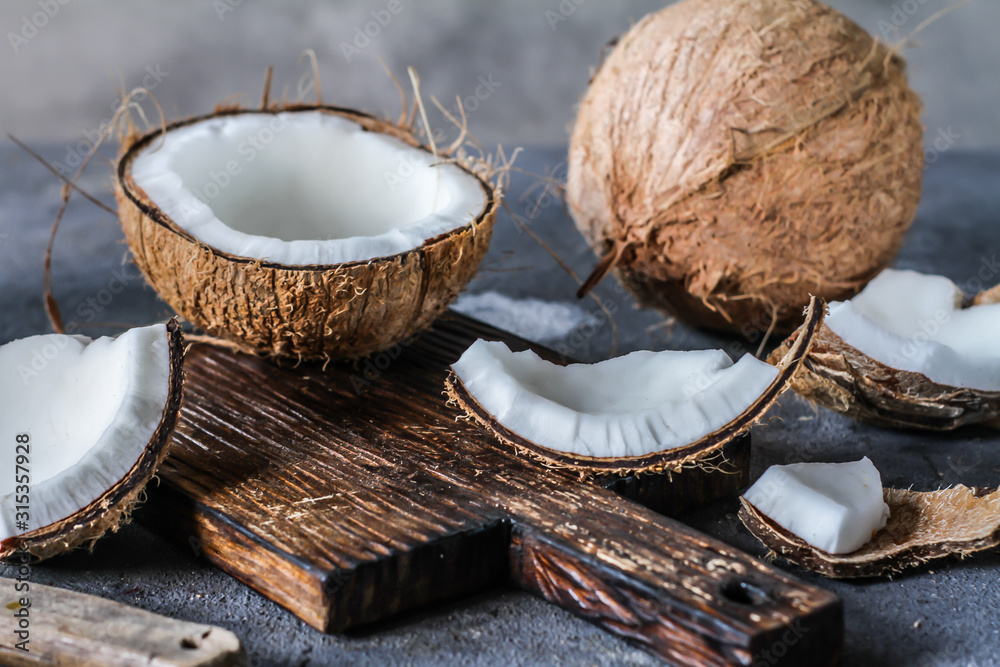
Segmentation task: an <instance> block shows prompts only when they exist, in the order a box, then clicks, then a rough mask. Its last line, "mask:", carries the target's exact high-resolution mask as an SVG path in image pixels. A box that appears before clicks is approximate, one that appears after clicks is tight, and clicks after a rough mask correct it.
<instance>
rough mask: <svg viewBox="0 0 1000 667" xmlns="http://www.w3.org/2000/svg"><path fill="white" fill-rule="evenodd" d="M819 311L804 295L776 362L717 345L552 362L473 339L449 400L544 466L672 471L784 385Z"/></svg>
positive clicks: (712, 445) (724, 436) (764, 405)
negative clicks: (801, 319) (802, 315)
mask: <svg viewBox="0 0 1000 667" xmlns="http://www.w3.org/2000/svg"><path fill="white" fill-rule="evenodd" d="M822 316H823V308H822V306H817V303H816V301H815V300H814V301H813V302H812V303H811V304H810V306H809V308H808V310H807V312H806V324H805V325H803V327H802V329H801V331H800V333H799V336H798V338H797V340H796V341H795V342H794V344H793V345H792V346H791V347H790V348H789V350H788V353H787V354H786V355H785V358H784V359H783V360H782V362H781V363H780V364H779V365H778V367H777V368H768V364H766V363H764V362H762V361H760V360H758V359H755V358H754V357H752V356H750V355H744V356H743V357H742V358H741V359H740V360H739V361H738V362H736V363H733V361H732V360H731V359H730V358H729V356H728V355H726V353H725V352H723V351H722V350H703V351H694V352H679V351H673V350H667V351H662V352H649V351H640V352H633V353H631V354H628V355H625V356H622V357H618V358H615V359H609V360H607V361H602V362H599V363H596V364H570V365H568V366H560V365H558V364H553V363H551V362H548V361H546V360H544V359H542V358H541V357H539V356H538V355H537V354H535V353H534V352H532V351H530V350H528V351H524V352H512V351H511V350H510V349H508V348H507V346H506V345H504V344H503V343H499V342H487V341H484V340H478V341H476V342H475V343H473V344H472V346H470V347H469V349H468V350H466V351H465V353H464V354H463V355H462V357H461V358H460V359H459V360H458V361H457V362H455V363H454V364H453V365H452V366H451V372H450V373H449V374H448V377H447V379H446V380H445V387H446V390H447V392H448V395H449V397H450V398H451V399H452V400H454V401H455V402H456V403H457V404H458V405H459V406H461V407H462V408H463V409H464V410H465V411H466V413H467V414H468V415H470V416H472V417H473V418H474V419H476V420H477V421H478V422H479V423H480V424H482V425H483V426H485V427H486V428H487V429H488V430H490V431H491V432H493V433H494V434H495V435H496V436H497V437H498V438H500V440H502V441H504V442H506V443H508V444H510V445H513V446H514V447H515V448H517V449H518V450H521V451H525V452H527V453H528V454H529V455H531V456H534V457H536V458H539V459H541V460H543V461H545V462H546V463H549V464H552V465H555V466H560V467H567V468H575V469H580V470H586V471H595V472H596V471H600V472H614V473H629V472H637V471H649V472H661V471H665V470H675V469H679V468H681V467H683V466H684V465H687V464H690V463H693V462H695V461H697V460H699V459H703V458H705V457H707V456H708V455H710V454H712V453H714V452H716V451H717V450H719V449H720V448H721V447H723V446H724V445H725V444H726V443H728V442H730V441H732V440H733V439H735V438H736V437H738V436H740V435H742V434H743V433H745V432H746V431H747V430H748V429H749V428H750V427H751V426H752V425H753V424H755V423H756V422H757V421H758V420H759V419H760V418H761V417H762V416H763V415H764V414H765V413H766V412H767V410H768V409H769V408H770V407H771V405H773V404H774V402H775V401H776V400H777V398H778V396H780V395H781V393H782V392H783V391H784V390H785V389H786V388H787V386H788V383H789V380H790V378H791V377H792V376H793V375H794V374H795V372H796V370H797V369H798V367H799V365H800V364H801V362H802V359H803V358H804V357H805V354H806V352H807V351H808V349H809V346H810V342H811V339H812V333H813V331H815V329H816V327H817V326H818V325H819V323H820V321H821V320H822Z"/></svg>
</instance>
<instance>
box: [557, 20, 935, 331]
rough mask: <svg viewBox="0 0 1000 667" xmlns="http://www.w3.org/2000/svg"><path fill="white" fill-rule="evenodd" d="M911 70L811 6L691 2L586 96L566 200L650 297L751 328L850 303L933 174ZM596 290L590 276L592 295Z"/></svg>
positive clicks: (699, 316)
mask: <svg viewBox="0 0 1000 667" xmlns="http://www.w3.org/2000/svg"><path fill="white" fill-rule="evenodd" d="M920 109H921V105H920V101H919V99H918V98H917V96H916V95H915V94H914V93H913V91H912V90H910V88H909V86H908V85H907V82H906V77H905V75H904V63H903V60H902V59H901V58H900V57H899V56H898V55H897V54H895V53H890V52H889V51H888V50H887V49H886V47H885V46H884V45H882V44H879V43H877V42H876V41H875V40H874V39H873V38H872V37H871V36H870V35H869V34H867V33H866V32H865V31H864V30H863V29H862V28H860V27H859V26H858V25H856V24H855V23H853V22H851V21H850V20H848V19H847V18H846V17H844V16H843V15H841V14H840V13H838V12H836V11H835V10H833V9H831V8H829V7H827V6H826V5H823V4H821V3H819V2H814V1H813V0H799V1H796V2H788V1H787V0H683V1H682V2H678V3H676V4H673V5H671V6H669V7H667V8H665V9H663V10H662V11H660V12H658V13H654V14H651V15H649V16H646V17H645V18H643V19H642V20H641V21H639V22H638V23H636V24H635V25H634V26H633V27H632V29H631V30H629V31H628V33H626V34H625V35H624V36H623V37H622V38H621V39H620V40H619V41H618V43H617V45H616V46H615V48H614V49H613V50H612V52H611V53H610V55H609V56H608V57H607V59H606V60H605V61H604V62H603V63H602V65H601V67H600V69H599V70H598V71H597V73H596V74H595V76H594V78H593V80H592V82H591V85H590V87H589V89H588V90H587V92H586V95H585V96H584V98H583V100H582V101H581V103H580V108H579V113H578V115H577V119H576V124H575V126H574V128H573V133H572V139H571V142H570V151H569V172H568V182H567V185H566V198H567V202H568V204H569V208H570V212H571V213H572V216H573V219H574V220H575V221H576V225H577V227H578V228H579V229H580V231H581V232H582V233H583V235H584V236H585V237H586V238H587V240H588V241H589V243H590V244H591V246H592V248H593V249H594V252H595V253H596V254H597V255H598V257H601V258H604V261H602V262H601V263H600V264H599V267H600V269H599V270H598V271H597V272H595V275H594V276H592V278H595V279H596V278H599V277H600V273H601V271H603V270H605V269H607V268H610V267H614V271H615V273H616V274H617V275H618V277H619V279H620V280H621V281H622V282H623V284H624V285H626V286H627V287H628V288H629V289H630V290H631V291H632V292H634V294H635V295H636V296H637V298H638V299H639V300H640V302H641V303H643V304H644V305H649V306H654V307H657V308H660V309H662V310H664V311H666V312H667V313H669V314H673V315H676V316H678V317H679V318H680V319H682V320H684V321H687V322H689V323H692V324H695V325H701V326H708V327H714V328H721V329H729V330H736V331H742V332H743V333H744V334H750V333H751V332H759V331H765V330H767V329H768V328H769V327H770V326H771V325H772V324H774V325H775V327H776V328H777V330H779V331H787V330H789V329H791V328H793V327H794V326H796V323H797V322H796V320H797V317H798V314H799V313H800V312H801V310H802V308H803V307H804V306H805V304H806V303H808V301H809V296H810V295H811V294H815V295H818V296H821V297H823V298H825V299H827V300H843V299H846V298H850V297H851V296H852V295H854V294H855V293H856V292H857V291H858V290H859V289H860V288H861V287H863V286H864V285H865V284H866V283H867V282H868V281H869V280H871V279H872V278H873V277H874V276H875V275H876V274H878V273H879V271H881V270H882V268H884V267H885V266H886V265H887V264H888V263H889V262H890V261H891V260H892V258H893V257H894V256H895V255H896V252H897V251H898V249H899V247H900V244H901V241H902V238H903V234H904V233H905V231H906V230H907V228H908V227H909V225H910V224H911V222H912V221H913V218H914V216H915V213H916V208H917V202H918V200H919V197H920V183H921V176H922V169H923V145H922V137H923V127H922V125H921V123H920ZM592 282H595V281H593V280H592V281H588V284H590V283H592Z"/></svg>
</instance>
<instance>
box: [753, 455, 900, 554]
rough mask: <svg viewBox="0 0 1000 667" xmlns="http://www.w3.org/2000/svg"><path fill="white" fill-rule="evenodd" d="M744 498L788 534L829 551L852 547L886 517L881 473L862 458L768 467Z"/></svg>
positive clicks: (843, 551) (842, 551)
mask: <svg viewBox="0 0 1000 667" xmlns="http://www.w3.org/2000/svg"><path fill="white" fill-rule="evenodd" d="M743 497H744V498H745V499H746V500H747V502H749V503H750V504H751V505H753V506H754V507H755V508H757V510H758V511H759V512H761V513H762V514H765V515H766V516H767V517H768V518H770V519H771V520H772V521H774V522H775V523H776V524H778V525H779V526H781V527H782V528H784V529H785V530H787V531H788V532H790V533H792V534H794V535H797V536H798V537H800V538H802V539H803V540H804V541H805V542H807V543H809V544H811V545H812V546H814V547H816V548H817V549H820V550H822V551H825V552H827V553H831V554H846V553H851V552H852V551H857V550H858V549H860V548H861V547H862V546H864V545H865V544H866V543H867V542H868V541H870V540H871V539H872V537H873V536H874V535H875V533H876V532H878V531H879V530H881V529H882V528H884V527H885V524H886V521H888V519H889V506H888V505H887V504H886V503H885V502H884V501H883V499H882V477H881V475H879V472H878V470H877V469H876V468H875V464H873V463H872V462H871V460H870V459H869V458H868V457H867V456H866V457H864V458H862V459H861V460H860V461H852V462H849V463H792V464H790V465H778V466H771V467H770V468H768V469H767V470H765V471H764V474H763V475H761V476H760V478H759V479H758V480H757V481H756V482H754V484H753V486H751V487H750V488H749V489H747V491H746V493H744V494H743Z"/></svg>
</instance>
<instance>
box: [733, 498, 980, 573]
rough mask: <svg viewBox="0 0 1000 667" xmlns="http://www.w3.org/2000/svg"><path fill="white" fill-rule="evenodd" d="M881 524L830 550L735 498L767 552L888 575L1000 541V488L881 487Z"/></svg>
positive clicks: (819, 567) (816, 566)
mask: <svg viewBox="0 0 1000 667" xmlns="http://www.w3.org/2000/svg"><path fill="white" fill-rule="evenodd" d="M883 496H884V498H885V502H886V504H888V505H889V511H890V513H891V515H890V517H889V520H888V522H887V523H886V525H885V528H883V529H882V530H880V531H878V532H877V533H876V534H875V536H874V537H873V538H872V539H871V540H870V541H869V542H868V543H867V544H865V545H864V546H862V547H861V548H860V549H858V550H857V551H854V552H852V553H849V554H841V555H835V554H829V553H827V552H825V551H821V550H819V549H817V548H815V547H813V546H812V545H810V544H807V543H806V542H804V541H803V540H802V539H801V538H799V537H798V536H796V535H793V534H792V533H790V532H788V531H787V530H785V529H784V528H782V527H781V526H779V525H778V524H776V523H774V522H773V521H771V519H770V518H768V517H767V516H766V515H764V514H762V513H761V512H759V511H758V510H757V508H756V507H754V506H753V505H751V504H750V503H749V502H748V501H747V500H746V498H740V502H741V503H742V507H741V508H740V513H739V516H740V519H742V521H743V525H745V526H746V527H747V529H749V530H750V532H751V533H753V534H754V536H755V537H756V538H757V539H759V540H760V541H761V542H763V543H764V545H765V546H766V547H768V548H769V549H770V550H771V551H773V552H775V553H777V554H779V555H781V556H783V557H784V558H787V559H788V560H790V561H792V562H793V563H796V564H798V565H800V566H802V567H804V568H806V569H809V570H813V571H815V572H819V573H820V574H823V575H826V576H827V577H834V578H849V577H880V576H891V575H893V574H896V573H897V572H900V571H902V570H904V569H906V568H909V567H914V566H917V565H920V564H922V563H926V562H927V561H929V560H933V559H935V558H943V557H944V556H949V555H951V554H958V555H961V556H964V555H966V554H970V553H973V552H975V551H982V550H984V549H992V548H993V547H995V546H997V545H998V544H1000V491H998V490H997V489H979V488H975V487H972V488H970V487H967V486H962V485H959V486H955V487H952V488H950V489H941V490H940V491H929V492H925V493H921V492H917V491H909V490H907V489H884V490H883Z"/></svg>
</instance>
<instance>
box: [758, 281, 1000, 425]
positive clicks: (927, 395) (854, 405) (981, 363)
mask: <svg viewBox="0 0 1000 667" xmlns="http://www.w3.org/2000/svg"><path fill="white" fill-rule="evenodd" d="M994 300H995V295H992V293H991V292H987V293H984V294H983V295H981V296H980V298H979V299H978V300H974V301H973V304H972V305H970V306H968V307H964V308H963V307H962V304H963V295H962V292H961V290H960V289H959V288H958V287H957V286H956V285H955V284H954V283H953V282H951V281H950V280H948V279H947V278H945V277H943V276H933V275H925V274H921V273H917V272H914V271H896V270H891V269H888V270H886V271H883V272H882V273H881V274H879V275H878V276H877V277H876V278H875V279H874V280H873V281H872V282H871V283H869V285H868V286H867V287H866V288H865V289H864V290H863V291H862V292H861V293H860V294H859V295H858V296H856V297H855V298H853V299H851V300H850V301H846V302H835V303H831V304H830V315H829V316H828V317H827V318H826V319H825V320H824V322H823V325H822V326H821V327H820V328H819V331H818V332H817V334H816V342H815V344H814V345H813V348H812V350H810V352H809V356H808V358H807V359H806V362H805V365H804V368H803V370H802V372H801V373H799V374H798V375H797V376H796V377H795V378H794V379H793V381H792V386H793V387H794V389H795V390H796V391H797V392H798V393H799V394H801V395H802V396H804V397H806V398H808V399H810V400H812V401H815V402H816V403H819V404H820V405H822V406H824V407H826V408H828V409H830V410H833V411H835V412H840V413H843V414H846V415H848V416H850V417H853V418H855V419H859V420H862V421H867V422H870V423H873V424H876V425H879V426H887V427H895V428H921V429H929V430H940V431H944V430H950V429H954V428H957V427H959V426H962V425H964V424H974V423H989V422H992V421H995V420H996V419H997V418H998V416H1000V346H998V345H997V340H998V336H1000V334H998V332H1000V304H997V303H994V302H993V301H994ZM793 339H794V338H790V339H789V340H793ZM787 349H788V343H787V342H786V343H785V344H783V345H782V346H781V347H779V348H778V349H777V350H775V352H774V354H773V356H772V357H771V361H772V362H773V361H775V360H778V359H781V358H782V355H783V354H784V352H785V351H786V350H787Z"/></svg>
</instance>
